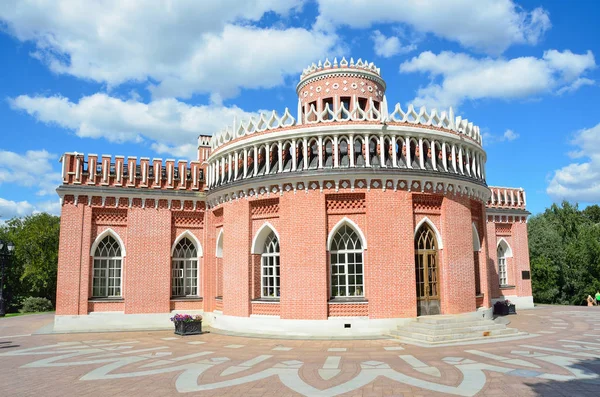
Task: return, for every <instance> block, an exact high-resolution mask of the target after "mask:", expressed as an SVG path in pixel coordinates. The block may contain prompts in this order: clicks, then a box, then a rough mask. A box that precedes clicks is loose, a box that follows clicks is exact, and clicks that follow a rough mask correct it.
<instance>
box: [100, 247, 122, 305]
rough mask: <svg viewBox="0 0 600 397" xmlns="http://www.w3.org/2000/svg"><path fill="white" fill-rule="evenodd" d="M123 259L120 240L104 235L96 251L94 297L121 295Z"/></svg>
mask: <svg viewBox="0 0 600 397" xmlns="http://www.w3.org/2000/svg"><path fill="white" fill-rule="evenodd" d="M122 261H123V257H122V256H121V245H120V244H119V242H118V241H117V240H116V239H115V238H114V237H113V236H111V235H108V236H106V237H104V238H103V239H102V241H100V243H99V244H98V247H97V248H96V251H95V252H94V267H93V279H92V297H96V298H108V297H120V296H121V281H122Z"/></svg>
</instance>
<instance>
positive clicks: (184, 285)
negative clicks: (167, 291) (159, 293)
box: [171, 237, 198, 296]
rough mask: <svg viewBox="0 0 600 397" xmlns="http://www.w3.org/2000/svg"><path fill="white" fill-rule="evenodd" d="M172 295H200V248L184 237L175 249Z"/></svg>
mask: <svg viewBox="0 0 600 397" xmlns="http://www.w3.org/2000/svg"><path fill="white" fill-rule="evenodd" d="M171 295H172V296H198V250H197V248H196V245H194V243H192V241H191V240H190V239H189V238H187V237H184V238H182V239H181V240H179V242H178V243H177V245H176V246H175V249H174V250H173V266H172V277H171Z"/></svg>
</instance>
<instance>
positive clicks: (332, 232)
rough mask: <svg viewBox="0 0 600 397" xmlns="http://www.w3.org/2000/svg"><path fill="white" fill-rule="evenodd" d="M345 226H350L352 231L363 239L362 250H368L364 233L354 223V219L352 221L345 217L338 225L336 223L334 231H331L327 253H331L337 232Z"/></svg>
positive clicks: (328, 237)
mask: <svg viewBox="0 0 600 397" xmlns="http://www.w3.org/2000/svg"><path fill="white" fill-rule="evenodd" d="M344 225H348V226H350V227H351V228H352V229H354V231H355V232H356V233H357V234H358V236H359V237H360V239H361V243H362V249H363V250H366V249H367V238H366V237H365V235H364V233H363V232H362V230H361V229H360V227H358V225H357V224H356V223H354V222H353V221H352V219H350V218H348V217H344V218H342V219H341V220H340V221H339V222H338V223H336V225H335V226H334V227H333V229H331V232H329V235H328V236H327V251H331V242H332V240H333V236H335V234H336V233H337V231H338V230H339V229H340V228H341V227H342V226H344Z"/></svg>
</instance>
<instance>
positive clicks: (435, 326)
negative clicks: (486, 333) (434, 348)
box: [405, 320, 497, 330]
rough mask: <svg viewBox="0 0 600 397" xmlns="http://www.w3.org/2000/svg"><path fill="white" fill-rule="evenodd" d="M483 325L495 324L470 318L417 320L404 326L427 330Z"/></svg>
mask: <svg viewBox="0 0 600 397" xmlns="http://www.w3.org/2000/svg"><path fill="white" fill-rule="evenodd" d="M485 325H489V326H492V325H497V324H496V323H495V322H494V321H492V320H472V321H463V322H458V323H456V322H455V323H427V322H419V321H413V322H411V323H409V324H407V325H406V326H405V327H413V328H414V329H428V330H443V329H458V328H465V327H476V326H485Z"/></svg>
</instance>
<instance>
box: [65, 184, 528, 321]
mask: <svg viewBox="0 0 600 397" xmlns="http://www.w3.org/2000/svg"><path fill="white" fill-rule="evenodd" d="M107 202H108V203H110V205H111V207H112V208H108V207H106V203H107ZM91 204H92V205H91V206H89V205H87V198H86V197H85V196H80V197H79V204H78V205H75V202H74V197H73V196H66V197H65V202H64V205H63V207H62V219H61V232H60V233H61V236H60V238H61V240H60V247H59V269H58V293H57V314H87V313H88V312H92V311H125V313H164V312H169V311H170V310H178V311H184V310H200V309H203V310H205V311H213V310H222V311H223V312H224V314H227V315H232V316H242V317H247V316H249V315H250V314H267V315H280V316H281V318H283V319H326V318H327V317H328V316H343V315H348V316H369V318H373V319H376V318H394V317H413V316H415V315H416V292H415V270H414V269H415V263H414V260H415V259H414V232H415V228H416V226H417V224H418V223H419V222H420V221H421V220H422V219H423V218H425V217H427V218H428V219H429V221H430V222H431V223H433V225H434V226H435V227H436V228H437V230H438V231H439V232H440V233H441V236H442V241H443V249H441V250H440V252H439V254H438V255H439V264H440V291H441V307H442V312H443V313H444V314H453V313H461V312H469V311H473V310H475V307H476V299H475V269H474V266H475V264H474V263H475V262H474V259H473V258H474V253H473V249H474V248H473V231H472V224H473V223H474V224H475V225H476V228H477V230H478V233H479V237H480V242H481V250H480V251H479V252H478V253H476V254H475V255H477V256H478V257H479V262H480V273H481V291H482V292H483V295H484V297H483V301H482V302H481V303H480V304H483V305H484V306H489V300H490V299H491V298H495V297H499V296H501V295H507V294H518V295H520V296H528V295H531V283H530V281H528V280H522V277H521V272H522V271H523V270H529V265H528V263H529V257H528V251H527V228H526V223H524V222H523V223H521V222H519V221H516V222H510V223H509V222H503V223H500V222H498V223H496V222H494V221H493V219H492V221H490V219H486V217H485V215H484V214H485V212H484V211H485V209H484V206H483V204H482V203H480V202H478V201H474V200H470V199H469V198H467V197H463V196H459V195H456V196H455V195H448V196H441V195H436V194H430V193H427V192H424V193H421V192H408V191H406V190H398V191H394V190H392V189H388V190H385V191H383V190H381V189H371V190H367V189H358V188H357V189H356V190H355V191H350V190H349V189H340V190H339V191H338V192H336V191H335V190H333V189H326V190H325V191H324V192H320V191H319V190H309V191H298V192H296V193H292V192H289V193H285V194H283V195H271V197H266V196H260V197H258V198H256V197H253V198H249V199H239V200H235V201H232V202H228V203H224V204H221V205H219V206H217V207H216V208H212V209H206V210H205V209H204V208H197V209H196V210H193V209H192V208H191V205H187V207H186V206H183V207H182V205H181V204H180V203H179V202H174V203H173V205H172V207H171V208H168V205H167V202H166V201H165V200H161V201H160V202H159V203H158V204H159V205H158V209H157V208H155V207H154V203H152V202H151V201H150V200H148V201H147V202H146V205H147V206H146V207H145V208H142V203H141V200H137V199H134V200H133V201H132V206H131V208H129V206H128V204H129V203H128V201H127V200H123V199H121V200H119V201H118V202H117V201H115V200H106V202H105V203H104V206H103V203H102V202H101V201H100V200H99V198H95V199H94V200H92V203H91ZM344 218H348V219H350V220H351V221H352V222H353V223H355V224H356V225H358V227H359V228H360V231H361V232H362V233H363V234H364V235H365V237H366V240H367V248H366V250H365V252H364V256H363V258H364V284H365V296H364V299H363V301H364V300H366V301H368V303H367V304H365V303H350V304H339V303H335V302H329V301H330V287H329V283H330V270H329V252H328V250H327V238H328V235H329V233H330V232H331V231H332V229H333V228H334V227H335V226H336V225H337V224H338V223H339V222H340V221H341V220H342V219H344ZM265 222H269V223H270V224H271V225H272V227H273V228H274V229H275V230H276V231H277V233H278V234H279V236H280V263H281V300H280V303H279V304H264V303H256V302H252V300H253V299H259V298H260V292H261V291H260V283H261V274H260V254H250V249H251V243H252V241H253V239H254V238H255V236H256V235H257V233H258V232H259V230H260V229H261V228H262V227H263V225H264V224H265ZM108 228H110V229H112V231H113V232H115V233H116V234H118V235H119V237H120V238H121V239H122V241H123V243H124V245H125V247H124V248H125V249H126V252H127V255H126V256H125V257H124V259H123V290H122V291H123V301H121V302H96V301H89V298H90V294H91V283H92V280H91V269H92V256H90V249H91V246H92V244H93V242H94V240H95V239H96V237H97V236H99V235H100V234H101V233H102V232H103V231H105V230H107V229H108ZM220 230H223V233H224V234H223V258H216V239H217V236H218V234H219V232H220ZM185 231H188V232H190V233H191V234H193V235H194V236H195V237H196V238H197V239H198V240H199V241H200V243H201V246H202V253H203V255H202V257H201V258H200V264H199V266H200V272H199V277H200V282H199V294H200V296H201V297H202V299H197V300H189V301H186V300H177V299H171V296H170V294H171V247H172V246H173V243H174V241H175V240H176V239H177V237H179V236H180V235H181V234H182V233H183V232H185ZM501 237H503V238H505V239H506V241H507V242H508V243H509V245H510V246H511V248H512V250H513V257H512V258H509V260H508V261H507V262H508V263H507V264H508V270H509V283H511V284H514V285H515V288H514V289H513V290H502V291H500V289H499V288H498V272H497V258H496V245H497V242H498V241H499V238H501ZM218 295H222V296H223V299H222V300H215V297H216V296H218ZM480 301H481V298H480Z"/></svg>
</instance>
